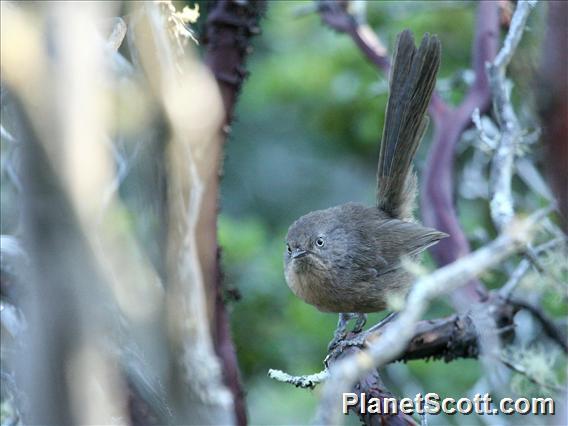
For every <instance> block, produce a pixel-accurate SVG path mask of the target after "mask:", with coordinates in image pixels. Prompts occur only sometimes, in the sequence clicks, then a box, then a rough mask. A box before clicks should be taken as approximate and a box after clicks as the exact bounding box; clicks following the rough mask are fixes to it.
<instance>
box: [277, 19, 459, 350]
mask: <svg viewBox="0 0 568 426" xmlns="http://www.w3.org/2000/svg"><path fill="white" fill-rule="evenodd" d="M440 59H441V44H440V41H439V39H438V37H437V36H435V35H434V36H431V35H429V34H425V35H424V37H423V39H422V41H421V43H420V46H419V47H418V48H416V46H415V43H414V38H413V35H412V33H411V32H410V30H404V31H403V32H401V33H400V34H399V35H398V37H397V42H396V47H395V53H394V60H393V65H392V68H391V72H390V78H389V80H390V84H389V97H388V102H387V106H386V114H385V124H384V128H383V135H382V140H381V145H380V149H379V160H378V165H377V203H376V205H374V206H366V205H363V204H361V203H355V202H349V203H346V204H342V205H338V206H334V207H330V208H327V209H325V210H317V211H313V212H309V213H307V214H305V215H303V216H302V217H300V218H298V219H297V220H296V221H294V222H293V223H292V225H290V227H289V229H288V232H287V235H286V246H285V250H284V275H285V279H286V283H287V285H288V287H289V288H290V289H291V290H292V292H293V293H294V294H295V295H296V296H298V297H299V298H300V299H302V300H304V301H305V302H307V303H309V304H311V305H313V306H315V307H316V308H317V309H319V310H320V311H322V312H334V313H339V314H340V317H339V323H338V327H337V330H336V333H335V337H334V340H333V341H332V344H333V343H337V341H338V340H340V339H342V338H344V337H345V334H346V328H345V327H346V324H347V322H348V321H349V319H351V318H352V317H357V323H356V324H355V327H354V329H353V331H354V332H360V331H361V330H362V329H363V327H364V325H365V321H366V315H365V314H366V313H369V312H378V311H382V310H385V309H387V308H388V307H389V301H390V300H392V298H394V297H404V296H405V295H406V293H407V292H408V290H409V288H410V286H411V284H412V282H413V279H414V277H413V275H412V273H411V272H409V271H408V270H407V268H405V267H404V264H403V259H404V258H408V259H410V260H412V261H417V260H418V259H419V256H420V253H421V252H423V251H424V250H426V249H427V248H428V247H431V246H432V245H434V244H437V243H438V242H439V241H440V240H441V239H443V238H445V237H447V236H448V234H446V233H444V232H440V231H438V230H436V229H433V228H428V227H425V226H423V225H421V224H420V223H419V222H418V221H417V220H416V219H415V218H414V215H413V208H414V205H415V201H416V196H417V195H416V194H417V190H416V186H417V185H416V181H417V179H416V175H415V172H414V170H413V165H412V163H413V159H414V157H415V154H416V151H417V149H418V146H419V144H420V141H421V139H422V137H423V135H424V133H425V131H426V129H427V127H428V116H427V108H428V105H429V103H430V99H431V97H432V93H433V90H434V87H435V85H436V75H437V72H438V69H439V66H440Z"/></svg>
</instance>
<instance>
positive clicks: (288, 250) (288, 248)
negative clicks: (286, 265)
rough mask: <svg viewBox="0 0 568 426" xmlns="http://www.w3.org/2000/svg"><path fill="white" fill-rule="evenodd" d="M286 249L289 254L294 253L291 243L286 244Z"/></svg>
mask: <svg viewBox="0 0 568 426" xmlns="http://www.w3.org/2000/svg"><path fill="white" fill-rule="evenodd" d="M286 251H287V252H288V254H292V249H291V248H290V244H286Z"/></svg>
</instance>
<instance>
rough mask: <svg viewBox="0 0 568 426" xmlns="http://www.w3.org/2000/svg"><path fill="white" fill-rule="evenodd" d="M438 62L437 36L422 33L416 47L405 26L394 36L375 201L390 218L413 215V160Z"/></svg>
mask: <svg viewBox="0 0 568 426" xmlns="http://www.w3.org/2000/svg"><path fill="white" fill-rule="evenodd" d="M439 65H440V41H439V40H438V38H437V37H436V36H430V35H428V34H426V35H425V36H424V38H423V39H422V43H421V44H420V47H419V48H418V49H416V47H415V45H414V39H413V37H412V33H411V32H410V31H409V30H405V31H403V32H402V33H401V34H400V35H399V37H398V40H397V46H396V50H395V57H394V64H393V66H392V70H391V76H390V80H391V81H390V94H389V100H388V104H387V111H386V118H385V126H384V129H383V138H382V142H381V148H380V151H379V164H378V170H377V179H378V184H377V205H378V207H379V208H380V209H381V210H383V211H385V212H386V213H387V214H389V215H390V216H392V217H394V218H410V217H412V208H413V204H414V199H415V193H416V188H415V187H416V184H415V181H416V179H415V177H414V173H413V172H412V160H413V159H414V155H415V154H416V150H417V149H418V145H419V144H420V140H421V139H422V136H423V135H424V132H425V131H426V128H427V127H428V117H427V116H426V110H427V108H428V104H429V103H430V99H431V97H432V92H433V90H434V87H435V85H436V74H437V72H438V68H439Z"/></svg>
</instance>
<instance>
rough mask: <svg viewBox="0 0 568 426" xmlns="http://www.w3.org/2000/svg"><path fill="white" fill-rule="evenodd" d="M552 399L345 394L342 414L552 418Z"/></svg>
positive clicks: (477, 395) (430, 394)
mask: <svg viewBox="0 0 568 426" xmlns="http://www.w3.org/2000/svg"><path fill="white" fill-rule="evenodd" d="M554 405H555V404H554V400H553V399H552V398H516V399H513V398H502V399H500V400H496V401H494V400H493V398H491V396H490V395H489V394H488V393H486V394H483V395H481V394H479V393H478V394H475V395H474V397H473V398H459V399H455V398H440V396H439V395H438V394H436V393H427V394H426V395H422V394H421V393H419V394H417V395H416V397H414V398H402V399H400V400H398V401H397V399H396V398H375V397H369V398H367V395H366V394H365V393H361V394H356V393H351V392H348V393H344V394H343V407H342V408H343V413H344V414H347V412H348V411H349V409H350V408H351V409H355V410H357V411H358V412H359V413H361V414H398V413H403V414H409V415H412V414H414V413H416V414H424V413H427V414H433V415H435V414H440V413H445V414H450V415H452V414H471V413H476V414H486V415H497V414H515V413H517V414H537V415H553V414H554V409H555V407H554Z"/></svg>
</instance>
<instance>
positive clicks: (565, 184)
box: [536, 0, 568, 234]
mask: <svg viewBox="0 0 568 426" xmlns="http://www.w3.org/2000/svg"><path fill="white" fill-rule="evenodd" d="M546 5H547V7H548V16H547V20H546V26H545V28H546V35H545V39H544V43H543V46H542V49H541V51H542V58H541V66H540V70H539V73H538V80H537V85H536V88H537V102H538V112H539V115H540V120H541V123H542V141H543V145H544V151H545V162H544V169H545V171H546V174H547V176H548V179H549V181H550V184H551V187H552V189H553V191H554V193H555V195H556V197H557V200H558V207H559V210H560V218H561V225H562V229H563V230H564V232H565V233H566V234H568V191H567V190H566V188H568V173H566V164H568V143H566V141H567V140H568V120H567V119H566V117H568V79H566V64H567V63H568V49H566V40H568V26H567V25H566V22H567V21H568V2H565V1H561V0H558V1H547V2H546Z"/></svg>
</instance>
